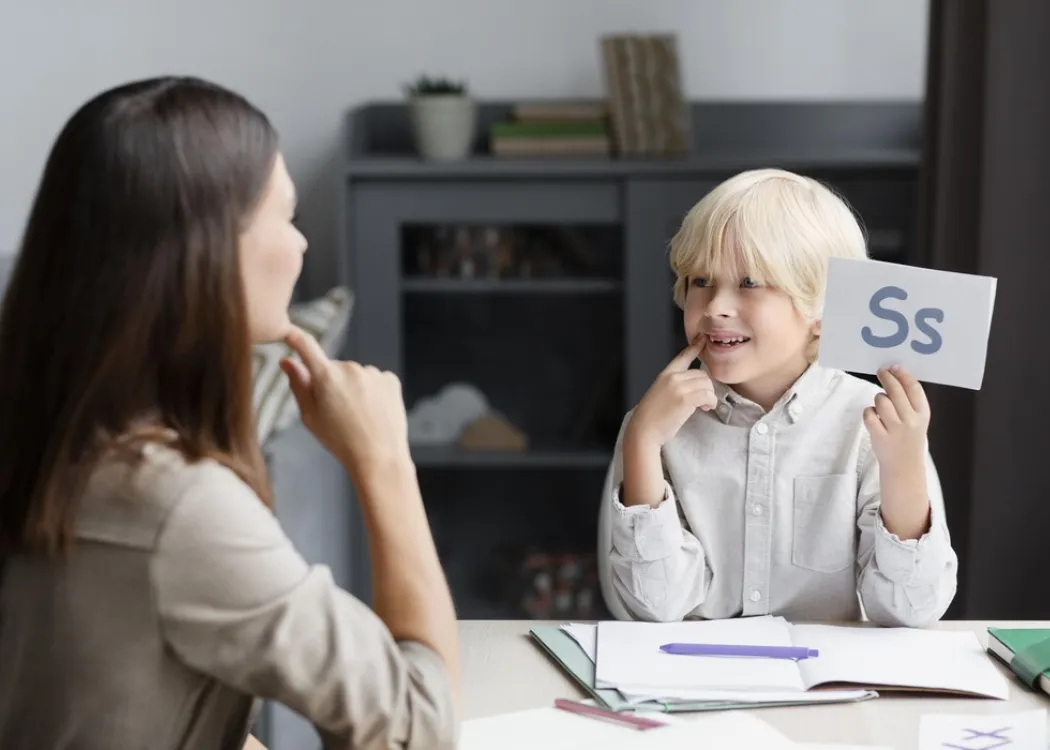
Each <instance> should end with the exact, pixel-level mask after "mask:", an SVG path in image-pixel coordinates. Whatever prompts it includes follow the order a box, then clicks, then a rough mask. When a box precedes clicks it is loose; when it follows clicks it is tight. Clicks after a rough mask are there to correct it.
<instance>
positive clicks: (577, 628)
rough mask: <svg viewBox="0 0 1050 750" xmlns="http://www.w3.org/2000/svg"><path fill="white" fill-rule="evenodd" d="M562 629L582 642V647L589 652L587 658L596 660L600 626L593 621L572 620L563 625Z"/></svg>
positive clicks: (586, 652)
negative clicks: (592, 622)
mask: <svg viewBox="0 0 1050 750" xmlns="http://www.w3.org/2000/svg"><path fill="white" fill-rule="evenodd" d="M561 629H562V630H564V631H565V632H566V633H568V634H569V635H570V636H572V639H573V640H574V641H576V642H577V643H578V644H580V648H582V649H583V652H584V653H585V654H587V658H588V659H590V660H591V661H594V659H595V657H594V654H595V651H596V649H597V641H598V626H597V625H593V624H591V623H579V622H570V623H568V624H567V625H562V626H561Z"/></svg>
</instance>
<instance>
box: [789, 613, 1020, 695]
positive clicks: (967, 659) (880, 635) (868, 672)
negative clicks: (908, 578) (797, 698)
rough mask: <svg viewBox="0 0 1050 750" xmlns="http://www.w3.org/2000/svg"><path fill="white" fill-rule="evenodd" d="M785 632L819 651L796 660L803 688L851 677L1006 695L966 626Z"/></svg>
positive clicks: (1007, 687)
mask: <svg viewBox="0 0 1050 750" xmlns="http://www.w3.org/2000/svg"><path fill="white" fill-rule="evenodd" d="M791 635H792V638H793V640H794V643H795V645H796V646H807V647H809V648H815V649H817V650H818V651H820V656H818V657H816V658H814V659H804V660H803V661H800V662H799V669H800V670H801V673H802V678H803V680H804V682H805V684H806V685H807V686H808V687H813V686H815V685H821V684H827V683H835V682H853V683H857V684H862V685H875V686H878V685H886V686H895V687H913V688H922V689H926V690H953V691H961V692H968V693H973V694H975V695H981V696H986V697H988V698H999V699H1002V700H1005V699H1007V698H1008V697H1009V695H1010V685H1009V682H1008V681H1007V679H1006V678H1005V677H1004V676H1003V675H1002V673H1000V671H999V670H998V669H997V668H996V667H995V664H994V663H993V662H992V658H991V657H990V656H989V655H988V654H987V653H985V651H984V649H983V648H982V647H981V643H980V641H978V640H977V636H976V635H975V634H974V633H972V632H969V631H966V632H953V631H937V630H916V629H912V628H867V627H849V626H842V625H792V626H791Z"/></svg>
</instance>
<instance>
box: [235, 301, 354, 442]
mask: <svg viewBox="0 0 1050 750" xmlns="http://www.w3.org/2000/svg"><path fill="white" fill-rule="evenodd" d="M353 304H354V295H353V292H351V291H350V290H349V289H347V288H346V287H336V288H334V289H332V290H331V291H329V292H328V293H327V294H325V295H324V296H323V297H318V298H317V299H314V300H310V301H309V302H303V303H300V304H296V305H292V307H291V309H290V310H289V317H290V318H291V321H292V323H294V324H295V325H297V326H299V327H300V328H302V329H303V330H304V331H306V332H308V333H310V334H312V335H313V336H314V337H315V338H316V339H317V340H318V341H319V342H320V343H321V346H322V348H324V350H325V351H326V352H327V353H328V355H329V356H336V355H337V354H338V353H339V349H340V348H341V347H342V344H343V337H344V335H345V333H346V328H347V324H348V323H349V322H350V313H351V311H352V309H353ZM287 357H295V358H298V357H297V355H295V353H294V352H293V351H292V350H291V349H290V348H289V347H288V345H287V344H285V343H284V342H281V341H278V342H274V343H269V344H258V345H256V346H255V347H254V349H253V352H252V369H253V373H254V380H255V382H254V391H253V398H254V404H255V414H256V420H257V423H258V430H259V433H258V434H259V443H260V444H262V445H265V444H266V441H267V440H269V439H270V438H271V437H272V436H273V435H274V434H276V433H277V432H279V431H281V430H283V429H284V428H286V427H288V426H289V425H290V424H292V423H293V422H294V421H295V420H296V419H298V417H299V407H298V405H297V404H296V403H295V397H294V396H293V395H292V390H291V387H290V386H289V385H288V378H287V377H286V376H285V374H284V373H283V372H281V360H282V359H285V358H287Z"/></svg>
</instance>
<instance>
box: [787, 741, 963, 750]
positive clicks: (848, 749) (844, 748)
mask: <svg viewBox="0 0 1050 750" xmlns="http://www.w3.org/2000/svg"><path fill="white" fill-rule="evenodd" d="M791 747H792V748H793V750H893V748H891V747H886V746H885V745H840V744H839V743H837V742H835V743H832V744H830V745H829V744H827V743H824V742H796V743H795V744H794V745H792V746H791ZM941 750H943V748H941Z"/></svg>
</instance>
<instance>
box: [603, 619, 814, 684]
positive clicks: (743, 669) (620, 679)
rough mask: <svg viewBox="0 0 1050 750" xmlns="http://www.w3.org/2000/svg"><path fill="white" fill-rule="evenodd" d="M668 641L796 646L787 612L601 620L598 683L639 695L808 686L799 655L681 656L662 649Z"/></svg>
mask: <svg viewBox="0 0 1050 750" xmlns="http://www.w3.org/2000/svg"><path fill="white" fill-rule="evenodd" d="M664 643H722V644H738V645H749V646H750V645H762V646H790V645H791V631H790V629H789V626H788V623H787V621H786V620H784V619H783V618H781V617H752V618H736V619H732V620H709V621H688V622H666V623H665V622H621V621H609V622H601V623H599V624H598V638H597V644H596V653H597V659H596V661H595V682H596V684H597V685H598V686H599V687H611V688H617V689H619V690H620V691H621V692H624V693H630V694H633V695H645V694H665V695H671V694H674V692H675V691H676V690H682V689H687V690H766V691H803V690H805V687H804V685H803V683H802V675H801V673H800V672H799V668H798V665H797V664H796V663H795V662H794V661H790V660H787V659H750V658H736V657H711V656H679V655H674V654H667V653H664V652H663V651H661V650H660V646H661V645H662V644H664Z"/></svg>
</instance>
